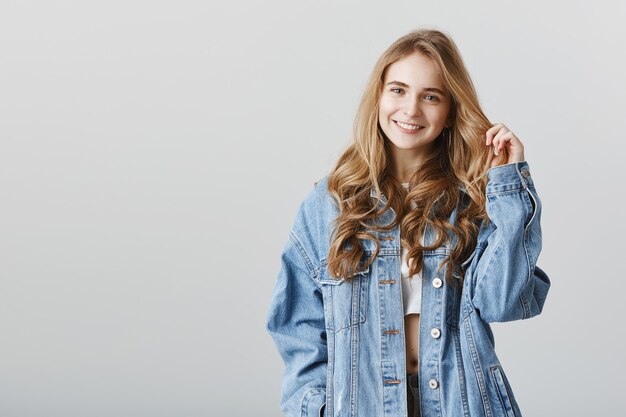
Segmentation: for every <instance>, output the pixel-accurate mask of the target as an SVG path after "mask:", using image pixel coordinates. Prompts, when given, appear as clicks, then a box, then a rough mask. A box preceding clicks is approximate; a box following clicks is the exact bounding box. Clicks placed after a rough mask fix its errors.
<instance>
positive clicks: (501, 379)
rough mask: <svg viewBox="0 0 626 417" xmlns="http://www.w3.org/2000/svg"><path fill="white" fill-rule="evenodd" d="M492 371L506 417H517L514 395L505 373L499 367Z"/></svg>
mask: <svg viewBox="0 0 626 417" xmlns="http://www.w3.org/2000/svg"><path fill="white" fill-rule="evenodd" d="M489 370H490V371H491V380H492V381H493V383H494V385H495V389H496V393H497V394H498V397H499V399H500V405H501V406H502V409H503V410H504V413H505V414H504V415H505V416H506V417H517V414H516V413H515V409H514V408H513V402H514V401H515V400H514V399H513V394H512V393H511V390H510V388H509V386H508V383H507V381H506V377H505V376H504V372H503V371H502V368H501V367H500V366H499V365H495V366H492V367H491V368H489Z"/></svg>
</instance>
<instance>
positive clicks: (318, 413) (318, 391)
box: [300, 388, 326, 417]
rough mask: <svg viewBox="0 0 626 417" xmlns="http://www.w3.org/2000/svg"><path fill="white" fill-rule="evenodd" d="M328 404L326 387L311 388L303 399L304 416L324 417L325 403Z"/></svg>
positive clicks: (302, 413)
mask: <svg viewBox="0 0 626 417" xmlns="http://www.w3.org/2000/svg"><path fill="white" fill-rule="evenodd" d="M325 404H326V390H325V389H324V388H313V389H311V390H309V391H308V392H307V393H306V394H305V395H304V398H303V399H302V412H301V413H300V415H301V416H302V417H322V416H323V414H322V413H323V412H324V409H323V407H324V405H325Z"/></svg>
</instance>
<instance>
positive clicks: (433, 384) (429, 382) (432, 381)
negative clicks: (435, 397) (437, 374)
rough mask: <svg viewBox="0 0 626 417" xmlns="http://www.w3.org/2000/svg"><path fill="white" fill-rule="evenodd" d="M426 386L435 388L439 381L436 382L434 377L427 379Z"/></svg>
mask: <svg viewBox="0 0 626 417" xmlns="http://www.w3.org/2000/svg"><path fill="white" fill-rule="evenodd" d="M428 386H429V387H431V388H432V389H436V388H437V387H438V386H439V382H437V380H436V379H431V380H430V381H428Z"/></svg>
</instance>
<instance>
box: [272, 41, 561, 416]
mask: <svg viewBox="0 0 626 417" xmlns="http://www.w3.org/2000/svg"><path fill="white" fill-rule="evenodd" d="M540 217H541V201H540V199H539V196H538V195H537V191H536V189H535V185H534V181H533V178H532V177H531V175H530V171H529V165H528V162H527V161H526V160H525V158H524V146H523V144H522V142H521V141H520V139H519V138H518V137H517V136H516V135H515V134H514V133H513V132H511V130H509V129H508V128H507V127H506V126H505V125H504V124H501V123H498V124H494V125H492V124H491V123H490V122H489V120H488V119H487V117H486V116H485V115H484V113H483V112H482V110H481V108H480V105H479V103H478V99H477V96H476V92H475V90H474V86H473V84H472V81H471V79H470V77H469V75H468V72H467V70H466V68H465V66H464V64H463V61H462V58H461V56H460V54H459V51H458V50H457V48H456V45H455V44H454V42H453V41H452V40H451V39H450V37H449V36H447V35H446V34H445V33H442V32H441V31H437V30H428V29H422V30H417V31H414V32H411V33H409V34H407V35H405V36H403V37H401V38H400V39H398V40H397V41H396V42H395V43H393V44H392V45H391V46H390V47H389V48H388V49H387V50H386V51H385V52H384V53H383V55H382V56H381V57H380V58H379V60H378V62H377V63H376V66H375V67H374V70H373V72H372V74H371V77H370V79H369V82H368V84H367V86H366V89H365V92H364V94H363V98H362V101H361V104H360V107H359V109H358V113H357V116H356V120H355V123H354V138H353V142H352V144H351V145H350V146H349V147H348V149H347V150H346V151H345V152H344V153H343V155H342V156H341V157H340V158H339V160H338V162H337V164H336V166H335V167H334V169H333V170H332V172H331V173H330V174H329V175H327V176H325V177H324V178H323V179H321V180H320V181H318V182H317V183H316V184H315V186H314V187H313V189H312V190H311V191H310V192H309V194H308V196H307V197H306V198H305V200H304V201H303V202H302V204H301V205H300V208H299V211H298V213H297V215H296V218H295V221H294V223H293V226H292V228H291V231H290V233H289V238H288V239H287V243H286V245H285V247H284V250H283V253H282V258H281V259H282V263H281V270H280V273H279V274H278V278H277V280H276V283H275V286H274V290H273V294H272V299H271V306H270V309H269V314H268V317H267V330H268V332H269V333H270V335H271V336H272V338H273V340H274V342H275V344H276V347H277V348H278V351H279V353H280V354H281V356H282V358H283V360H284V362H285V364H286V369H285V373H284V375H283V379H282V385H281V397H280V408H281V410H282V411H283V412H284V413H285V415H287V416H290V417H295V416H316V417H317V416H345V417H347V416H354V417H381V416H386V417H396V416H397V417H400V416H407V415H408V416H409V417H414V416H424V417H431V416H433V417H434V416H438V417H442V416H444V417H453V416H454V417H457V416H458V417H461V416H464V417H469V416H471V417H478V416H481V417H500V416H502V417H505V416H506V417H513V416H516V417H519V416H521V413H520V409H519V406H518V404H517V402H516V400H515V397H514V396H513V392H512V390H511V385H510V384H509V381H508V379H507V377H506V376H505V373H504V370H503V368H502V366H501V364H500V362H499V360H498V358H497V356H496V353H495V348H494V346H495V343H494V337H493V334H492V332H491V328H490V325H489V323H491V322H505V321H511V320H520V319H528V318H530V317H533V316H536V315H538V314H539V313H541V311H542V309H543V305H544V302H545V299H546V296H547V293H548V289H549V288H550V279H549V278H548V276H547V275H546V273H545V272H544V271H543V270H541V269H540V268H539V267H538V266H537V264H536V263H537V258H538V256H539V253H540V251H541V226H540ZM529 351H530V352H532V349H530V350H529ZM526 360H528V359H526Z"/></svg>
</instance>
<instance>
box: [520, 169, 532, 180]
mask: <svg viewBox="0 0 626 417" xmlns="http://www.w3.org/2000/svg"><path fill="white" fill-rule="evenodd" d="M520 172H521V173H522V177H524V178H528V177H530V172H529V171H528V170H527V169H526V168H523V169H522V170H521V171H520Z"/></svg>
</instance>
